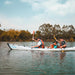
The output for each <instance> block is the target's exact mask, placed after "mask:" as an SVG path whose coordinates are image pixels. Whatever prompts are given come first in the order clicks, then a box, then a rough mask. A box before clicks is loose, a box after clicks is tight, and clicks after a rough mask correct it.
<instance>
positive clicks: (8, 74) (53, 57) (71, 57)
mask: <svg viewBox="0 0 75 75" xmlns="http://www.w3.org/2000/svg"><path fill="white" fill-rule="evenodd" d="M11 43H14V42H11ZM15 43H16V44H18V45H25V46H32V45H35V44H36V43H34V42H15ZM49 44H50V43H49V42H45V45H46V46H49ZM67 45H68V46H69V47H72V46H75V42H68V43H67ZM9 50H10V49H9V48H8V46H7V42H0V75H75V51H69V52H50V51H47V52H46V51H24V50H22V51H21V50H19V51H18V50H12V51H9Z"/></svg>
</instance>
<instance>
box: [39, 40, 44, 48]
mask: <svg viewBox="0 0 75 75" xmlns="http://www.w3.org/2000/svg"><path fill="white" fill-rule="evenodd" d="M39 41H41V45H40V46H39V48H45V46H44V42H43V40H39Z"/></svg>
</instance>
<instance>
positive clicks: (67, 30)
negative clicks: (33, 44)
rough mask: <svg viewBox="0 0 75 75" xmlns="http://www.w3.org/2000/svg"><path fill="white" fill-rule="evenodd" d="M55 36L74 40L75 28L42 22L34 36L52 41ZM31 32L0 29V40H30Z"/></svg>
mask: <svg viewBox="0 0 75 75" xmlns="http://www.w3.org/2000/svg"><path fill="white" fill-rule="evenodd" d="M54 35H55V36H56V38H57V39H59V38H60V37H62V38H63V39H65V40H67V41H75V28H74V26H73V25H63V26H62V27H61V26H60V25H56V24H55V25H54V26H53V25H51V24H42V25H41V26H40V27H39V30H38V31H36V33H35V35H34V36H35V38H36V37H41V38H42V39H43V40H44V41H49V40H50V41H53V40H54V38H53V36H54ZM31 40H32V34H31V33H30V32H29V31H25V30H21V31H18V30H14V29H10V30H8V31H5V30H0V41H31Z"/></svg>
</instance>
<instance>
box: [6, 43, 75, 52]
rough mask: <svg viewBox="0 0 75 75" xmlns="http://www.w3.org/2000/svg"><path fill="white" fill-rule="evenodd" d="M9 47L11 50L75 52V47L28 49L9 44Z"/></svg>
mask: <svg viewBox="0 0 75 75" xmlns="http://www.w3.org/2000/svg"><path fill="white" fill-rule="evenodd" d="M7 45H8V47H9V48H10V49H11V50H38V51H75V47H67V48H56V49H55V48H52V49H50V48H47V47H45V48H31V47H27V46H19V45H16V44H9V43H7Z"/></svg>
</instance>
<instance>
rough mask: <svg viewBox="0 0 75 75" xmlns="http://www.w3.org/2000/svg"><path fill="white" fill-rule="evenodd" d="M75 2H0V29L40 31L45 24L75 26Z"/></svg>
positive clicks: (38, 0)
mask: <svg viewBox="0 0 75 75" xmlns="http://www.w3.org/2000/svg"><path fill="white" fill-rule="evenodd" d="M74 20H75V0H0V24H1V27H0V29H6V30H7V29H17V30H28V31H30V32H32V31H33V30H35V31H36V30H38V29H39V26H40V25H42V24H44V23H50V24H52V25H54V24H59V25H61V26H63V25H71V24H72V25H75V21H74Z"/></svg>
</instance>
